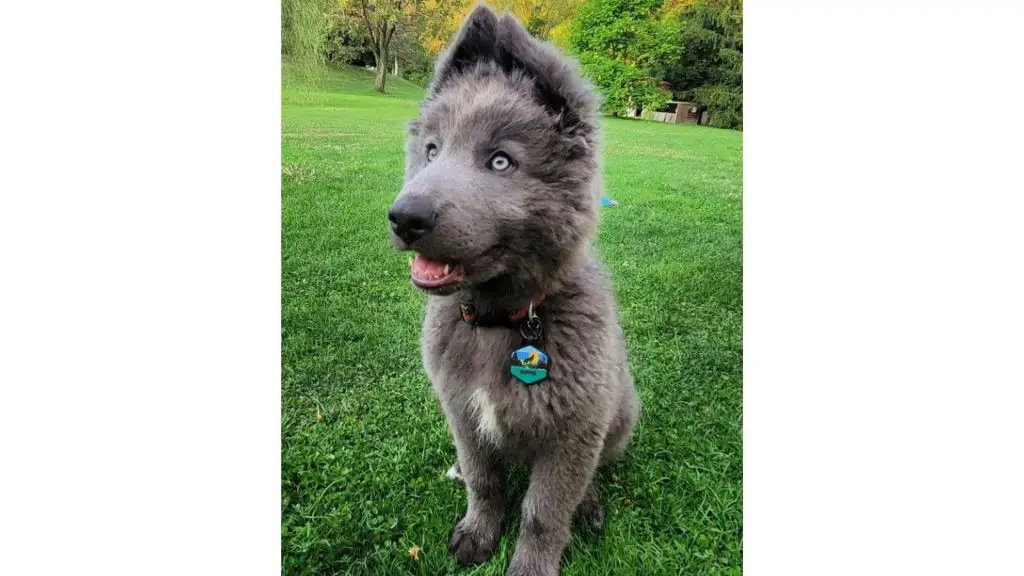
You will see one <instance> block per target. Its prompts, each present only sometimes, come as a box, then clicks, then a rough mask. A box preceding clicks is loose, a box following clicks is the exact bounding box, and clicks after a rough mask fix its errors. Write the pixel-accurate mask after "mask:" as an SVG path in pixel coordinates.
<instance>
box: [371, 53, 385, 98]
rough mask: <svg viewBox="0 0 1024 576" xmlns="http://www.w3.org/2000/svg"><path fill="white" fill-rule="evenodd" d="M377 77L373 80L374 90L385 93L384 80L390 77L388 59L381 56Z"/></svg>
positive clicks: (378, 58) (379, 57)
mask: <svg viewBox="0 0 1024 576" xmlns="http://www.w3.org/2000/svg"><path fill="white" fill-rule="evenodd" d="M376 61H377V76H376V77H375V78H374V79H373V89H374V90H376V91H377V92H383V91H384V80H385V79H386V78H387V77H388V59H387V57H386V56H384V55H383V54H381V55H380V56H377V58H376Z"/></svg>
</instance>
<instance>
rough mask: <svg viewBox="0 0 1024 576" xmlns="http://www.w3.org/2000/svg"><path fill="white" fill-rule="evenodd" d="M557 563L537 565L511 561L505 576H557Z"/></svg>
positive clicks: (536, 563)
mask: <svg viewBox="0 0 1024 576" xmlns="http://www.w3.org/2000/svg"><path fill="white" fill-rule="evenodd" d="M558 574H559V571H558V563H557V562H556V563H554V564H551V563H539V562H529V561H526V562H524V561H521V560H519V559H518V558H513V559H512V565H511V566H509V567H508V572H507V576H558Z"/></svg>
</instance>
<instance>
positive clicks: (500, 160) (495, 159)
mask: <svg viewBox="0 0 1024 576" xmlns="http://www.w3.org/2000/svg"><path fill="white" fill-rule="evenodd" d="M487 166H488V167H489V168H490V169H491V170H495V171H497V172H504V171H505V170H508V169H509V167H511V166H512V160H509V157H508V156H506V155H504V154H503V153H501V152H498V153H497V154H495V155H494V156H491V160H490V162H488V163H487Z"/></svg>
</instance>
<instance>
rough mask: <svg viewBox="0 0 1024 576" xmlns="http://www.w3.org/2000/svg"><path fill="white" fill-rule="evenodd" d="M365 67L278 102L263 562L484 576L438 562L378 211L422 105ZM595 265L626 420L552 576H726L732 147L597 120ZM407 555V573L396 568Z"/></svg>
mask: <svg viewBox="0 0 1024 576" xmlns="http://www.w3.org/2000/svg"><path fill="white" fill-rule="evenodd" d="M371 86H372V77H371V74H370V72H368V71H364V70H346V71H341V72H332V73H331V74H330V76H329V77H328V79H327V81H326V82H325V84H324V89H323V90H322V91H319V92H312V93H311V92H308V91H307V92H299V91H296V90H293V89H292V88H286V89H285V90H284V92H283V102H284V105H283V120H282V133H283V137H282V163H283V167H282V203H283V204H282V205H283V213H282V233H281V234H282V254H281V258H282V281H281V289H282V331H281V338H282V367H281V368H282V390H281V399H282V423H281V441H282V454H281V460H282V470H281V484H282V487H281V497H282V502H281V513H282V527H281V530H282V543H281V553H282V556H283V562H284V572H285V573H286V574H384V575H392V574H475V575H492V576H495V575H503V574H504V573H505V570H506V569H507V567H508V562H509V560H510V558H511V553H512V550H513V546H514V543H515V535H516V533H517V530H518V522H519V513H518V504H519V500H518V498H519V497H521V495H522V492H523V489H524V487H523V483H524V480H525V479H524V478H523V477H522V475H519V476H517V477H514V478H513V489H514V492H513V494H514V497H515V498H517V499H516V500H514V501H513V502H512V503H511V504H510V506H511V508H510V515H509V520H508V523H507V526H506V529H505V536H504V537H503V539H502V542H501V546H500V547H499V549H498V552H497V553H496V554H495V557H494V558H493V559H492V560H491V561H490V562H488V563H487V564H484V565H483V566H480V567H477V568H475V569H472V570H465V569H461V568H459V567H458V566H457V565H456V563H455V560H454V558H453V557H452V556H450V555H449V554H448V553H447V542H448V536H449V533H450V530H451V527H452V526H453V524H454V523H455V521H456V520H457V519H458V517H459V516H460V515H461V514H462V512H463V511H464V509H465V504H466V497H465V493H464V490H463V489H462V488H461V487H459V486H456V485H454V484H452V483H451V482H449V481H448V480H446V479H445V477H444V473H445V471H446V470H447V469H448V466H449V465H450V464H451V463H452V462H454V458H455V449H454V447H453V445H452V442H451V440H450V438H449V435H448V432H447V429H446V425H445V421H444V417H443V415H442V413H441V410H440V408H439V406H438V404H437V402H436V400H435V399H434V397H433V394H432V392H431V389H430V385H429V383H428V381H427V378H426V376H425V374H424V373H423V370H422V368H421V367H420V357H419V329H420V321H421V316H422V311H423V305H424V299H425V297H424V296H422V295H420V294H418V293H417V292H416V291H414V290H413V288H412V287H411V286H410V285H409V280H408V276H409V273H408V268H409V267H408V255H407V254H401V253H398V252H396V251H394V250H393V249H392V247H391V245H390V244H389V242H388V236H387V228H386V219H385V214H386V210H387V207H388V206H389V205H390V203H391V202H392V200H393V199H394V197H395V195H396V194H397V193H398V191H399V189H400V188H401V185H402V171H403V166H404V160H403V142H404V125H405V122H406V121H408V120H409V119H411V118H413V117H414V116H415V115H416V111H417V108H416V101H417V99H418V98H420V97H421V96H422V90H420V89H419V88H417V87H416V86H413V85H411V84H408V83H405V82H402V81H400V80H395V79H394V78H389V90H390V91H391V94H388V95H377V94H374V93H373V92H372V89H371ZM604 127H605V141H606V144H605V149H604V159H605V160H604V164H605V183H606V186H607V189H608V194H609V195H610V196H612V197H613V198H615V199H616V200H618V201H619V203H620V207H618V208H602V209H601V210H602V222H601V227H600V235H599V240H598V249H599V251H600V253H601V255H602V256H603V258H604V260H605V262H606V263H607V264H608V266H609V268H610V270H611V273H612V278H613V280H614V282H615V290H616V294H617V298H618V302H619V309H620V312H621V316H622V321H623V324H624V329H625V333H626V337H627V340H628V345H629V353H630V360H631V364H632V369H633V374H634V377H635V379H636V383H637V388H638V390H639V393H640V397H641V399H642V401H643V406H644V414H643V416H642V418H641V420H640V423H639V425H638V426H637V429H636V432H635V434H634V437H633V443H632V445H631V448H630V451H629V452H628V455H627V457H626V458H625V459H624V460H623V461H622V462H620V463H619V464H618V465H617V466H616V467H615V468H614V469H612V470H609V471H606V472H605V473H603V474H602V476H601V480H600V482H599V493H600V496H601V501H602V502H603V503H604V506H605V510H606V513H607V522H606V528H605V531H604V532H603V533H601V534H596V533H585V532H580V531H576V533H575V535H574V538H573V543H572V545H571V547H570V548H569V550H568V552H567V557H566V560H565V562H564V569H563V574H565V575H566V576H571V575H578V576H582V575H588V576H589V575H594V574H608V575H612V574H615V575H631V574H637V575H649V574H737V575H738V574H739V573H740V566H741V558H742V553H741V550H742V545H741V539H742V435H741V430H742V422H741V413H742V380H741V372H742V362H741V357H742V351H743V348H742V339H741V326H742V322H741V320H742V295H741V294H742V285H741V283H742V243H741V230H742V228H741V225H742V219H741V206H742V182H741V177H742V170H741V154H742V134H741V133H739V132H733V131H726V130H718V129H714V128H707V127H699V126H681V125H667V124H655V123H650V122H642V121H630V120H621V119H607V120H606V121H605V122H604ZM414 545H415V546H419V547H420V548H422V552H420V553H419V559H418V560H416V559H413V558H411V557H410V555H409V549H410V548H411V547H412V546H414Z"/></svg>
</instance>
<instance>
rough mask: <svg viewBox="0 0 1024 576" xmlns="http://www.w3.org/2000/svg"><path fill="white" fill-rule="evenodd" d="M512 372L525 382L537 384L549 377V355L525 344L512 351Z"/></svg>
mask: <svg viewBox="0 0 1024 576" xmlns="http://www.w3.org/2000/svg"><path fill="white" fill-rule="evenodd" d="M511 372H512V375H513V376H515V377H516V378H519V379H520V380H521V381H522V382H523V383H524V384H536V383H537V382H540V381H541V380H543V379H545V378H547V377H548V355H547V354H545V353H543V352H541V351H540V350H538V349H536V348H534V347H533V346H523V347H522V348H520V349H519V350H516V351H515V352H513V353H512V368H511Z"/></svg>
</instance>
